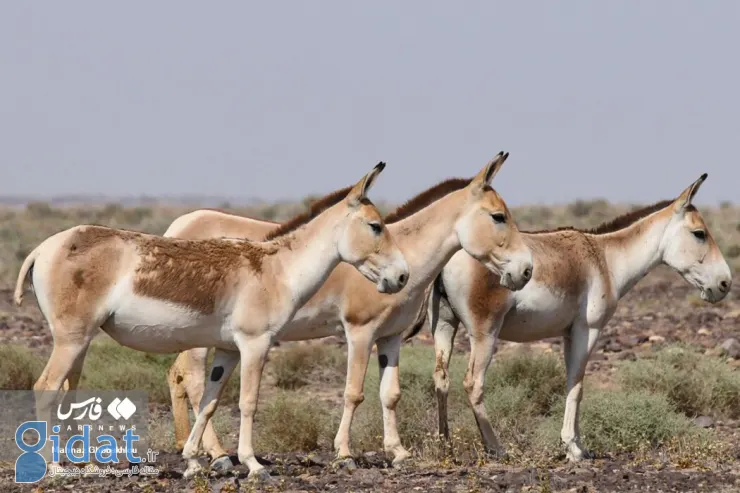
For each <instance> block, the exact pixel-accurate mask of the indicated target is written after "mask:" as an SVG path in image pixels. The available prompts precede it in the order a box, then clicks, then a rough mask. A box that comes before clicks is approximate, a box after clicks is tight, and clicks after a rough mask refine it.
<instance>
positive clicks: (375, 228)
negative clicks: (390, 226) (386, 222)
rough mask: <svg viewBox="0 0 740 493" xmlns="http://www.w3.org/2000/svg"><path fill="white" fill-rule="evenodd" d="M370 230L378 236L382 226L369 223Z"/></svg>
mask: <svg viewBox="0 0 740 493" xmlns="http://www.w3.org/2000/svg"><path fill="white" fill-rule="evenodd" d="M370 228H372V230H373V233H375V234H376V235H379V234H380V233H381V232H382V231H383V226H381V225H380V224H378V223H370Z"/></svg>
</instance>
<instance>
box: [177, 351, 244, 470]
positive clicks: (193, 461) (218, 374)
mask: <svg viewBox="0 0 740 493" xmlns="http://www.w3.org/2000/svg"><path fill="white" fill-rule="evenodd" d="M238 362H239V352H237V351H224V350H222V349H217V350H216V353H215V354H214V356H213V363H211V373H210V376H209V378H208V382H207V383H206V388H205V391H204V392H203V398H202V399H201V401H200V412H199V413H198V417H197V418H196V420H195V424H194V425H193V429H192V431H191V432H190V437H189V438H188V441H187V443H185V447H184V448H183V451H182V456H183V458H184V459H185V460H187V462H188V467H187V469H186V470H185V474H184V476H185V477H192V476H194V475H195V474H196V473H198V472H199V471H200V470H201V467H200V464H198V459H197V458H196V456H197V455H198V452H199V451H200V449H201V442H202V440H203V432H204V431H205V428H206V424H207V423H208V422H209V421H210V419H211V417H212V416H213V413H215V412H216V408H217V407H218V401H219V399H220V398H221V393H222V392H223V389H224V386H225V384H226V382H227V381H228V380H229V377H230V376H231V373H232V372H233V371H234V368H235V367H236V364H237V363H238Z"/></svg>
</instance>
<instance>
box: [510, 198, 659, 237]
mask: <svg viewBox="0 0 740 493" xmlns="http://www.w3.org/2000/svg"><path fill="white" fill-rule="evenodd" d="M672 203H673V200H661V201H660V202H656V203H654V204H652V205H647V206H645V207H641V208H639V209H635V210H634V211H630V212H626V213H624V214H622V215H621V216H617V217H615V218H614V219H612V220H611V221H606V222H604V223H601V224H600V225H599V226H596V227H595V228H591V229H578V228H574V227H573V226H564V227H560V228H555V229H542V230H538V231H523V233H552V232H555V231H580V232H581V233H588V234H592V235H603V234H607V233H613V232H615V231H619V230H620V229H624V228H626V227H628V226H631V225H632V224H634V223H636V222H637V221H639V220H640V219H642V218H644V217H647V216H649V215H650V214H653V213H655V212H658V211H660V210H662V209H665V208H666V207H668V206H669V205H671V204H672Z"/></svg>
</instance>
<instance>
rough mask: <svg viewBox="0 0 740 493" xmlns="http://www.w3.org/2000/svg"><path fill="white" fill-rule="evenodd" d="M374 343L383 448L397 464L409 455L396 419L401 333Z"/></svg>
mask: <svg viewBox="0 0 740 493" xmlns="http://www.w3.org/2000/svg"><path fill="white" fill-rule="evenodd" d="M376 344H377V345H378V368H379V369H380V402H381V404H382V405H383V432H384V433H383V449H384V450H385V451H386V453H390V454H392V455H393V464H394V465H398V464H400V463H402V462H403V461H404V460H406V459H407V458H408V457H409V455H410V454H409V452H408V450H406V449H405V448H404V447H403V445H401V438H400V437H399V436H398V423H397V421H396V405H397V404H398V401H399V400H401V385H400V383H399V380H398V371H399V370H398V361H399V356H400V352H401V334H398V335H394V336H390V337H386V338H383V339H378V341H377V342H376Z"/></svg>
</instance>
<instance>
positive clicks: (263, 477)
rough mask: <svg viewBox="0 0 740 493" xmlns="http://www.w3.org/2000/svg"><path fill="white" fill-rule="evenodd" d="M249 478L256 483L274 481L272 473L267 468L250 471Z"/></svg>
mask: <svg viewBox="0 0 740 493" xmlns="http://www.w3.org/2000/svg"><path fill="white" fill-rule="evenodd" d="M247 479H249V481H253V482H256V483H269V482H271V481H272V478H271V477H270V473H269V472H267V469H264V468H262V469H256V470H254V471H249V476H248V477H247Z"/></svg>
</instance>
